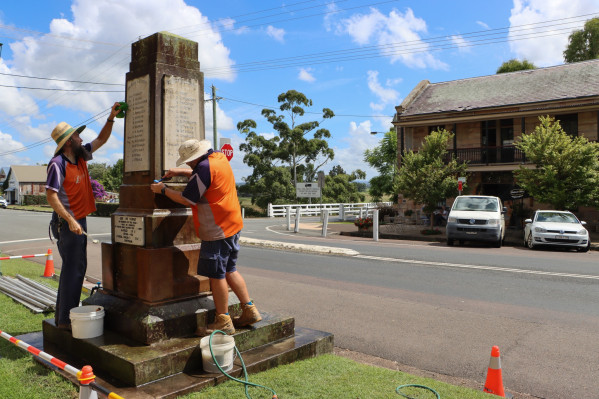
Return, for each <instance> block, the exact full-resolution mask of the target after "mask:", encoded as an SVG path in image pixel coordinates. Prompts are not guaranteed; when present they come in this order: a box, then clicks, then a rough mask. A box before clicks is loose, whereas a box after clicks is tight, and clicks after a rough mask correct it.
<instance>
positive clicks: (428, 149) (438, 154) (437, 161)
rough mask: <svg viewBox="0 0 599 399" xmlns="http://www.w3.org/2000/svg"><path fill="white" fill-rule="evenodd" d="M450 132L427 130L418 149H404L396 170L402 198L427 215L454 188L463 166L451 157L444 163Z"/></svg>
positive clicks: (463, 171)
mask: <svg viewBox="0 0 599 399" xmlns="http://www.w3.org/2000/svg"><path fill="white" fill-rule="evenodd" d="M452 138H453V133H450V132H448V131H447V130H445V129H441V130H437V131H433V132H431V134H429V135H428V136H426V137H425V138H424V143H423V145H422V148H420V150H419V151H418V152H413V151H408V152H407V153H406V154H404V156H403V157H402V167H401V168H400V169H399V177H398V189H399V192H400V193H402V194H403V195H404V196H405V197H406V198H409V199H411V200H413V201H414V202H416V203H418V204H423V205H424V211H425V212H426V213H428V214H429V215H431V217H430V221H431V229H432V228H433V218H432V212H433V211H434V210H435V208H436V206H437V204H438V203H439V202H440V201H442V200H444V199H446V198H447V197H452V196H454V195H455V194H456V193H457V191H458V177H459V176H464V175H465V173H466V169H467V165H466V164H465V163H458V161H457V160H456V159H455V158H453V157H452V158H451V160H450V161H449V162H448V163H445V162H444V160H445V158H446V157H447V153H448V152H447V143H449V141H450V140H451V139H452Z"/></svg>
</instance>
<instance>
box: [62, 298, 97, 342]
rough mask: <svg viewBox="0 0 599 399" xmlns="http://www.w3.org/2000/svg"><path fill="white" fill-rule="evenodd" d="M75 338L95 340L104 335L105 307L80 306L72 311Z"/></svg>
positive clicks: (72, 327)
mask: <svg viewBox="0 0 599 399" xmlns="http://www.w3.org/2000/svg"><path fill="white" fill-rule="evenodd" d="M69 315H70V318H71V329H72V330H73V338H94V337H99V336H100V335H102V334H104V307H102V306H97V305H88V306H79V307H78V308H73V309H71V312H70V313H69Z"/></svg>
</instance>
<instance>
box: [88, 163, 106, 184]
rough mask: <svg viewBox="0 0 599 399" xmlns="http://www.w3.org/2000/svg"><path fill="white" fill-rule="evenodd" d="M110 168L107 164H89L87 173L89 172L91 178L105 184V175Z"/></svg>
mask: <svg viewBox="0 0 599 399" xmlns="http://www.w3.org/2000/svg"><path fill="white" fill-rule="evenodd" d="M107 170H108V167H107V166H106V164H105V163H95V162H94V163H88V164H87V171H88V172H89V177H91V178H92V179H94V180H97V181H99V182H104V175H105V174H106V171H107Z"/></svg>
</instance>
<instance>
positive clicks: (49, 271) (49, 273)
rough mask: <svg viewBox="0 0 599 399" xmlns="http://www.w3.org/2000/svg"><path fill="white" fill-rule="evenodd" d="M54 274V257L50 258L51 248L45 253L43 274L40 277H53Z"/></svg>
mask: <svg viewBox="0 0 599 399" xmlns="http://www.w3.org/2000/svg"><path fill="white" fill-rule="evenodd" d="M53 276H54V258H52V249H48V255H46V268H45V269H44V275H43V276H42V277H53Z"/></svg>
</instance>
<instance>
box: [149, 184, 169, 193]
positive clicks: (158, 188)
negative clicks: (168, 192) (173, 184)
mask: <svg viewBox="0 0 599 399" xmlns="http://www.w3.org/2000/svg"><path fill="white" fill-rule="evenodd" d="M162 187H166V186H165V184H164V183H153V184H150V188H151V189H152V191H153V192H155V193H156V194H162Z"/></svg>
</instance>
